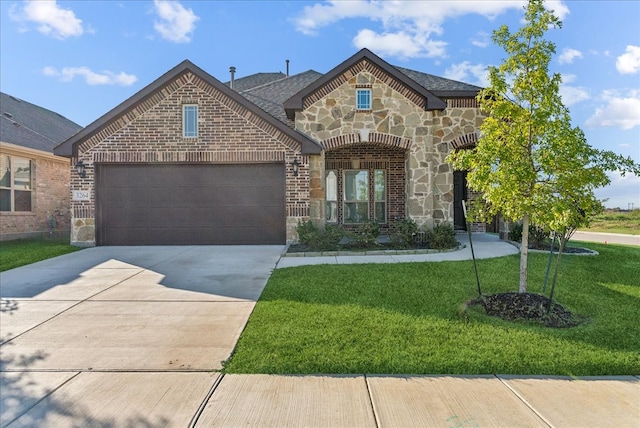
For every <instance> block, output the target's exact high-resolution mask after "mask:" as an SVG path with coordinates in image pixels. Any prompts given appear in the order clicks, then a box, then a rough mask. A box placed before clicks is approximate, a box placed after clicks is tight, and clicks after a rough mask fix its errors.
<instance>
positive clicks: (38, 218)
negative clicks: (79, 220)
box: [0, 93, 82, 241]
mask: <svg viewBox="0 0 640 428" xmlns="http://www.w3.org/2000/svg"><path fill="white" fill-rule="evenodd" d="M81 128H82V127H81V126H80V125H78V124H76V123H74V122H72V121H70V120H69V119H67V118H65V117H62V116H60V115H59V114H58V113H55V112H53V111H51V110H47V109H45V108H42V107H39V106H37V105H34V104H31V103H28V102H26V101H23V100H20V99H18V98H16V97H13V96H11V95H8V94H5V93H0V174H1V177H0V240H2V241H4V240H10V239H18V238H28V237H41V236H43V235H46V236H51V235H54V236H55V237H59V238H62V237H68V236H69V225H70V221H71V217H70V207H69V203H70V192H69V180H70V175H69V159H66V158H64V157H60V156H55V155H54V154H53V148H54V147H55V146H57V145H58V144H60V143H61V142H63V141H65V140H66V139H67V138H69V137H70V136H72V135H73V134H75V133H76V132H77V131H79V130H80V129H81Z"/></svg>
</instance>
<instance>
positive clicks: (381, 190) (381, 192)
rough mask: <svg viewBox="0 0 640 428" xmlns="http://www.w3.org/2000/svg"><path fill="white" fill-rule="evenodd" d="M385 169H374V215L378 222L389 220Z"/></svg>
mask: <svg viewBox="0 0 640 428" xmlns="http://www.w3.org/2000/svg"><path fill="white" fill-rule="evenodd" d="M385 184H386V180H385V173H384V170H383V169H376V170H375V171H373V186H374V187H373V204H374V207H373V215H374V219H375V221H376V223H385V222H386V221H387V192H386V185H385Z"/></svg>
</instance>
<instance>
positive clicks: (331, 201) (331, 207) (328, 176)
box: [325, 169, 339, 224]
mask: <svg viewBox="0 0 640 428" xmlns="http://www.w3.org/2000/svg"><path fill="white" fill-rule="evenodd" d="M332 174H333V176H332ZM325 195H326V198H325V220H326V222H327V223H331V224H337V223H338V195H339V192H338V171H337V170H335V169H330V170H327V171H326V172H325Z"/></svg>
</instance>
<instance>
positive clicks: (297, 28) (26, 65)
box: [0, 0, 640, 208]
mask: <svg viewBox="0 0 640 428" xmlns="http://www.w3.org/2000/svg"><path fill="white" fill-rule="evenodd" d="M524 4H525V3H524V2H523V1H507V0H500V1H444V0H443V1H406V2H403V1H367V0H353V1H311V2H305V1H191V2H190V1H164V0H162V1H161V0H155V1H152V0H149V1H142V0H139V1H57V2H56V1H43V0H41V1H11V0H1V1H0V13H1V21H0V89H1V90H2V92H5V93H8V94H10V95H13V96H16V97H18V98H22V99H24V100H26V101H29V102H32V103H34V104H37V105H40V106H42V107H45V108H48V109H51V110H53V111H56V112H58V113H60V114H62V115H64V116H66V117H67V118H69V119H71V120H73V121H75V122H77V123H78V124H80V125H83V126H86V125H88V124H89V123H91V122H93V121H94V120H96V119H98V118H99V117H100V116H102V115H103V114H105V113H107V112H108V111H109V110H110V109H112V108H113V107H115V106H116V105H118V104H119V103H121V102H122V101H124V100H125V99H127V98H128V97H130V96H131V95H133V94H134V93H135V92H137V91H138V90H140V89H142V88H143V87H144V86H146V85H147V84H149V83H151V82H152V81H153V80H155V79H156V78H157V77H159V76H160V75H162V74H163V73H164V72H165V71H167V70H169V69H170V68H171V67H173V66H175V65H176V64H178V63H179V62H180V61H182V60H184V59H189V60H191V61H192V62H194V63H195V64H197V65H198V66H200V67H201V68H203V69H204V70H206V71H207V72H209V73H210V74H212V75H213V76H214V77H216V78H218V79H220V80H222V81H226V80H228V79H229V66H235V67H236V69H237V73H236V76H237V77H242V76H246V75H249V74H252V73H257V72H271V71H283V72H284V71H285V60H287V59H289V60H290V61H291V63H290V64H291V65H290V70H291V73H292V74H295V73H299V72H302V71H306V70H309V69H313V70H316V71H319V72H323V73H324V72H327V71H329V70H330V69H331V68H333V67H334V66H336V65H338V64H339V63H341V62H342V61H344V60H345V59H347V58H348V57H349V56H351V55H353V54H354V53H355V52H356V51H357V50H359V49H360V48H363V47H367V48H369V49H371V50H372V51H373V52H375V53H376V54H378V55H380V56H381V57H382V58H384V59H385V60H387V61H388V62H390V63H391V64H394V65H399V66H403V67H407V68H412V69H415V70H420V71H423V72H426V73H431V74H435V75H439V76H444V77H449V78H452V79H455V80H460V81H463V82H467V83H472V84H476V85H480V86H482V85H483V84H484V83H485V82H486V80H485V79H486V67H487V66H488V65H498V64H499V63H500V61H501V59H502V58H504V56H505V55H504V52H503V51H502V50H501V49H500V48H498V47H496V46H494V45H493V44H492V42H491V38H490V36H491V33H492V31H493V30H494V29H496V28H497V27H498V26H500V25H502V24H507V25H508V26H509V27H510V29H512V31H515V29H517V28H518V27H519V26H520V25H521V24H522V17H523V6H524ZM546 5H547V7H548V8H550V9H552V10H554V11H555V13H556V15H557V16H558V17H560V19H561V20H562V21H563V28H562V29H561V30H550V31H549V32H548V33H547V36H548V38H550V39H551V40H553V41H554V42H555V43H556V47H557V55H556V56H555V57H554V59H553V61H552V64H551V68H552V71H553V72H558V73H561V74H562V76H563V80H564V84H563V86H562V89H561V93H562V96H563V101H564V103H565V104H566V105H567V106H568V107H569V108H570V110H571V113H572V118H573V120H574V124H575V125H578V126H580V127H581V128H582V129H583V130H584V131H585V134H586V136H587V139H588V141H589V143H590V144H591V145H592V146H594V147H596V148H599V149H607V150H612V151H614V152H616V153H620V154H623V155H626V156H631V157H632V158H633V159H634V160H635V161H636V162H640V27H639V26H638V22H639V21H640V1H632V0H626V1H573V0H572V1H549V2H547V3H546ZM611 178H612V184H611V185H610V186H608V187H607V188H604V189H599V190H598V191H597V192H596V194H597V196H598V197H600V198H609V201H608V202H607V203H606V205H607V206H610V207H616V206H619V207H621V208H627V207H628V206H629V204H630V203H633V204H634V206H635V207H636V208H640V177H635V176H629V175H627V176H626V177H624V178H623V177H620V176H619V174H612V175H611Z"/></svg>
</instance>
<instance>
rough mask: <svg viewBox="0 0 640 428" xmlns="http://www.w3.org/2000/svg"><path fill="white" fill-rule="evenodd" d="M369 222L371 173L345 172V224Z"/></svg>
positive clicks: (359, 171)
mask: <svg viewBox="0 0 640 428" xmlns="http://www.w3.org/2000/svg"><path fill="white" fill-rule="evenodd" d="M367 220H369V171H367V170H366V169H361V170H349V171H344V222H345V223H362V222H365V221H367Z"/></svg>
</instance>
